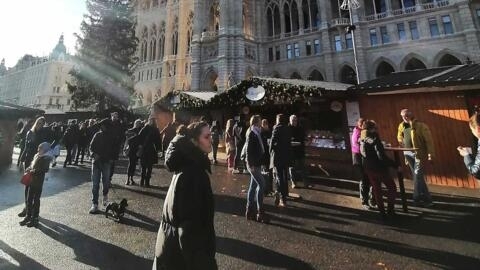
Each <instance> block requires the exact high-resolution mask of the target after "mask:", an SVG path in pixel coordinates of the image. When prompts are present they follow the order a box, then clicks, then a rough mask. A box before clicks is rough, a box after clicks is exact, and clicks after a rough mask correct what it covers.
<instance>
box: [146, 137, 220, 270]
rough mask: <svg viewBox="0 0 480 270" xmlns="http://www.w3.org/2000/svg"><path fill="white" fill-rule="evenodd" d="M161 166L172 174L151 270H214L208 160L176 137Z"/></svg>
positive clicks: (185, 139) (213, 240)
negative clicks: (164, 166)
mask: <svg viewBox="0 0 480 270" xmlns="http://www.w3.org/2000/svg"><path fill="white" fill-rule="evenodd" d="M165 165H166V166H167V168H168V170H169V171H171V172H173V173H174V175H173V178H172V182H171V184H170V188H169V189H168V192H167V196H166V198H165V203H164V205H163V213H162V221H161V223H160V229H159V231H158V236H157V243H156V246H155V260H154V263H153V270H193V269H198V270H212V269H213V270H215V269H217V264H216V261H215V229H214V226H213V217H214V201H213V193H212V188H211V186H210V179H209V176H208V173H209V171H210V161H209V160H208V157H207V156H206V155H205V154H204V153H202V152H201V151H200V150H199V149H198V148H197V147H196V146H194V145H193V143H192V142H191V141H190V140H189V139H187V138H186V137H184V136H180V135H179V136H176V137H175V138H174V139H173V140H172V141H171V143H170V145H169V147H168V149H167V152H166V154H165Z"/></svg>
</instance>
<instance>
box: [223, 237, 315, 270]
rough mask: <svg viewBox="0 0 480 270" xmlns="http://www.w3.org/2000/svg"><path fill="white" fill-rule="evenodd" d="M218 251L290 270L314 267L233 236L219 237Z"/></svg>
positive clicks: (303, 269)
mask: <svg viewBox="0 0 480 270" xmlns="http://www.w3.org/2000/svg"><path fill="white" fill-rule="evenodd" d="M217 253H221V254H224V255H227V256H231V257H234V258H238V259H240V260H244V261H248V262H252V263H254V264H257V265H263V266H267V267H275V268H281V269H288V270H298V269H302V270H313V269H314V268H313V267H312V266H311V265H309V264H308V263H306V262H303V261H301V260H298V259H296V258H293V257H290V256H287V255H283V254H281V253H278V252H275V251H273V250H270V249H266V248H264V247H261V246H257V245H254V244H251V243H247V242H243V241H240V240H236V239H232V238H225V237H217Z"/></svg>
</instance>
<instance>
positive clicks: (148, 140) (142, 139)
mask: <svg viewBox="0 0 480 270" xmlns="http://www.w3.org/2000/svg"><path fill="white" fill-rule="evenodd" d="M138 137H139V144H140V146H141V147H142V149H143V151H142V154H141V156H140V159H141V160H142V161H143V162H144V163H151V164H156V163H157V162H158V151H159V150H160V146H161V145H160V132H159V131H158V129H157V128H156V127H154V126H149V125H146V126H145V127H144V128H142V130H141V131H140V134H138Z"/></svg>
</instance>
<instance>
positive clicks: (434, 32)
mask: <svg viewBox="0 0 480 270" xmlns="http://www.w3.org/2000/svg"><path fill="white" fill-rule="evenodd" d="M428 25H429V26H430V35H431V36H432V37H438V36H439V35H440V31H439V30H438V24H437V19H436V18H430V19H428Z"/></svg>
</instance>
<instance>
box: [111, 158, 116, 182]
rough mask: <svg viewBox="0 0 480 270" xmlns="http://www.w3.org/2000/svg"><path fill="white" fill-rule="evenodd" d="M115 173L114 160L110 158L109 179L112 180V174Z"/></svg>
mask: <svg viewBox="0 0 480 270" xmlns="http://www.w3.org/2000/svg"><path fill="white" fill-rule="evenodd" d="M114 173H115V160H112V164H111V165H110V181H112V177H113V174H114Z"/></svg>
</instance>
